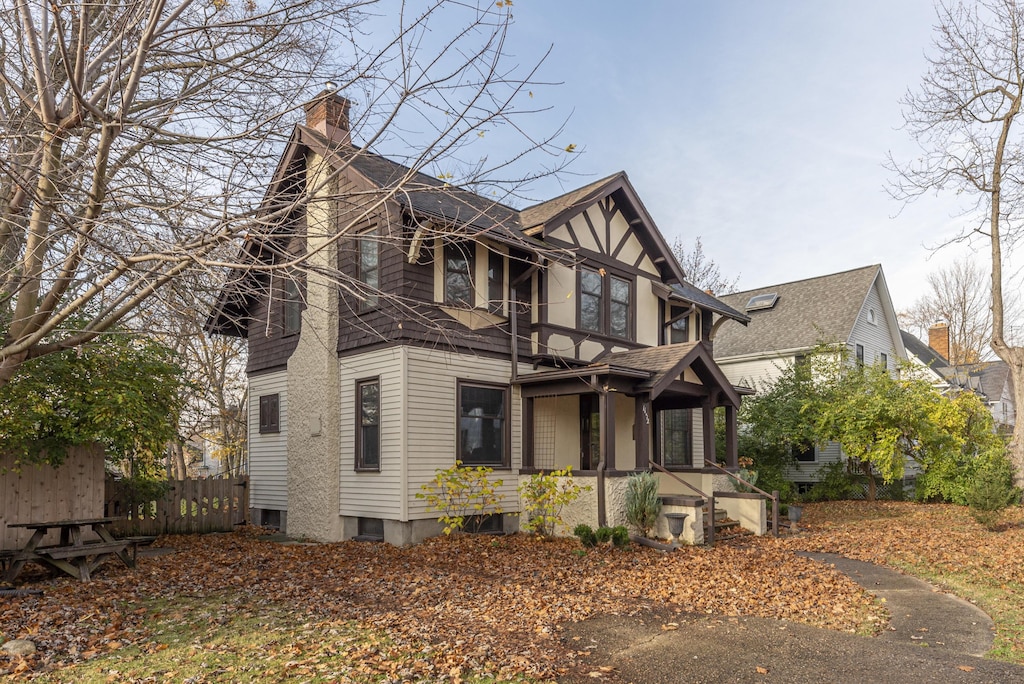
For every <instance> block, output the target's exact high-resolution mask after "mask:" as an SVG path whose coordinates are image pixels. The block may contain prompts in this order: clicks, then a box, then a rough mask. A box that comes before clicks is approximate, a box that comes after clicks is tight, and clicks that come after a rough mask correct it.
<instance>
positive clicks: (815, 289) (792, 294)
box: [714, 265, 907, 488]
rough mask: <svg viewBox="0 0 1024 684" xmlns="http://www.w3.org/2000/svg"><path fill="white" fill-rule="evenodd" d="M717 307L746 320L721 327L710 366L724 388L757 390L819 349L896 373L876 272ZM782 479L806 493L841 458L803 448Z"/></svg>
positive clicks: (887, 311) (893, 329)
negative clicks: (841, 349)
mask: <svg viewBox="0 0 1024 684" xmlns="http://www.w3.org/2000/svg"><path fill="white" fill-rule="evenodd" d="M721 299H722V301H724V302H725V303H727V304H728V305H729V306H731V307H733V308H735V309H737V310H739V311H743V312H745V313H746V314H747V315H748V316H749V317H750V322H749V324H748V325H746V326H737V325H731V326H723V328H722V329H721V331H720V332H719V333H718V335H717V336H716V337H715V342H714V343H715V347H714V349H715V361H716V362H717V363H718V365H719V366H720V367H721V369H722V371H723V372H724V373H725V375H726V377H727V378H729V380H730V382H733V383H735V384H737V385H743V386H747V387H752V388H755V389H756V388H757V387H758V386H760V385H762V384H764V383H770V382H771V381H772V380H773V379H774V378H776V377H778V376H779V375H780V374H781V372H782V370H783V369H784V368H785V367H786V366H787V365H789V364H792V363H796V362H797V361H798V360H799V359H800V358H801V357H803V356H806V355H807V354H809V353H810V352H811V351H812V350H813V349H814V347H815V346H816V345H818V344H819V343H821V342H826V343H840V344H844V345H845V346H846V348H847V350H848V352H849V354H850V357H851V358H856V359H857V361H859V362H861V363H874V364H882V365H884V366H886V367H888V368H891V369H893V370H895V369H896V366H897V364H896V360H897V359H906V358H907V352H906V349H905V347H904V345H903V339H902V337H901V335H900V329H899V323H898V321H897V319H896V312H895V310H894V309H893V306H892V299H891V298H890V296H889V289H888V287H887V286H886V283H885V275H884V274H883V273H882V267H881V266H879V265H874V266H866V267H864V268H858V269H854V270H851V271H844V272H841V273H831V274H829V275H824V276H819V277H816V278H808V279H806V280H798V281H795V282H791V283H782V284H780V285H768V286H765V287H760V288H757V289H755V290H747V291H744V292H737V293H734V294H730V295H725V296H723V297H722V298H721ZM794 457H795V464H794V465H793V466H792V467H790V468H789V470H788V472H787V476H788V478H789V479H790V480H792V481H793V482H795V483H797V485H798V486H800V487H802V488H806V487H809V486H811V485H812V484H814V483H815V482H817V481H818V480H819V479H820V477H821V468H822V467H823V466H825V465H827V464H829V463H835V462H837V461H839V460H840V459H841V458H842V451H841V450H840V448H839V445H838V444H836V443H834V442H832V443H829V444H826V445H823V446H815V445H807V447H806V448H805V449H802V450H800V451H799V452H798V453H795V454H794Z"/></svg>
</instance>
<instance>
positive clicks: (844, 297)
mask: <svg viewBox="0 0 1024 684" xmlns="http://www.w3.org/2000/svg"><path fill="white" fill-rule="evenodd" d="M881 272H882V267H881V266H879V265H877V264H875V265H872V266H865V267H863V268H857V269H853V270H851V271H843V272H841V273H831V274H829V275H824V276H818V277H816V278H807V279H804V280H797V281H793V282H791V283H781V284H779V285H768V286H765V287H760V288H757V289H755V290H745V291H743V292H736V293H733V294H729V295H724V296H722V297H720V299H721V300H722V301H723V302H725V303H726V304H727V305H729V306H731V307H733V308H734V309H738V310H740V311H744V310H746V306H747V303H748V302H749V301H750V299H751V298H752V297H754V296H757V295H763V294H777V295H778V300H777V301H776V303H775V305H774V306H773V307H771V308H767V309H762V310H755V311H750V312H748V315H749V316H750V323H749V324H748V325H747V326H746V327H742V326H738V325H725V326H722V328H721V329H720V330H719V331H718V333H717V334H716V336H715V358H718V359H722V358H729V357H735V356H746V355H748V354H760V353H766V352H772V351H780V352H790V351H793V352H796V351H799V350H805V349H811V348H813V347H814V346H815V345H816V344H817V343H818V342H820V341H826V342H844V343H845V342H847V341H848V340H849V339H850V335H851V333H852V332H853V327H854V324H856V322H857V318H858V316H859V315H860V312H861V309H862V308H863V306H864V302H865V300H866V298H867V296H868V292H869V291H870V289H871V286H872V285H873V284H874V283H875V281H876V280H878V279H879V278H880V276H881ZM887 296H888V295H887V293H885V294H884V295H883V300H884V299H885V298H886V297H887ZM889 306H890V307H891V304H890V305H889ZM887 318H888V316H887ZM894 344H899V341H897V340H894Z"/></svg>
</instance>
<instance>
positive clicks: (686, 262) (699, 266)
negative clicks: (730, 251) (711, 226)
mask: <svg viewBox="0 0 1024 684" xmlns="http://www.w3.org/2000/svg"><path fill="white" fill-rule="evenodd" d="M672 253H673V254H675V255H676V259H678V260H679V265H680V266H682V267H683V273H685V274H686V279H687V280H688V281H690V283H692V284H693V285H696V286H697V287H699V288H700V289H702V290H707V291H710V292H712V293H713V294H727V293H729V292H732V291H733V290H735V289H736V285H737V283H739V282H740V277H739V276H736V277H735V278H729V277H727V276H724V275H722V270H721V269H720V268H719V266H718V264H717V263H715V261H714V259H711V258H710V257H709V256H708V255H706V254H705V253H704V243H703V241H702V240H701V238H700V236H699V235H698V236H697V237H696V238H694V240H693V245H692V246H687V245H686V243H684V242H683V239H682V238H676V240H675V241H674V242H673V243H672Z"/></svg>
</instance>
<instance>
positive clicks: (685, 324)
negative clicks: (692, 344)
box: [668, 307, 690, 344]
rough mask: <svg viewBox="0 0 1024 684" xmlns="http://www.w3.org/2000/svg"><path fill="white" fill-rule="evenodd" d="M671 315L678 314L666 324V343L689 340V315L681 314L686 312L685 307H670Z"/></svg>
mask: <svg viewBox="0 0 1024 684" xmlns="http://www.w3.org/2000/svg"><path fill="white" fill-rule="evenodd" d="M671 312H672V317H673V318H675V317H676V316H680V318H676V320H674V321H672V323H671V324H670V325H669V326H668V343H669V344H679V343H680V342H689V341H690V317H689V316H683V314H684V313H685V312H686V310H685V309H678V308H675V307H672V309H671Z"/></svg>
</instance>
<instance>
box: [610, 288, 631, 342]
mask: <svg viewBox="0 0 1024 684" xmlns="http://www.w3.org/2000/svg"><path fill="white" fill-rule="evenodd" d="M632 285H633V284H632V283H631V282H629V281H628V280H624V279H622V278H616V277H615V276H611V287H610V288H609V295H610V296H609V302H608V309H609V315H608V334H609V335H615V336H616V337H629V328H630V325H629V316H630V306H629V304H630V302H629V300H630V296H629V295H630V290H631V289H632Z"/></svg>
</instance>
